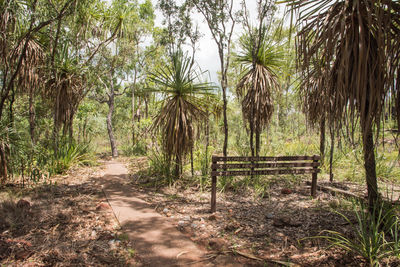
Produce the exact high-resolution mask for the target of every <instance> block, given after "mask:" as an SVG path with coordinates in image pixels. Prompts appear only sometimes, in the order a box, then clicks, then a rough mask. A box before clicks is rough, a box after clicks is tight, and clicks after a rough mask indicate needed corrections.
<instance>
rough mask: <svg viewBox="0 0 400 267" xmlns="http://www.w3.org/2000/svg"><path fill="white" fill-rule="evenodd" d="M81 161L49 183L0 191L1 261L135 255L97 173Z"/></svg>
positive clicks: (66, 261) (38, 262)
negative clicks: (78, 165) (80, 165)
mask: <svg viewBox="0 0 400 267" xmlns="http://www.w3.org/2000/svg"><path fill="white" fill-rule="evenodd" d="M99 175H102V172H101V168H100V167H92V168H89V167H84V168H79V169H78V170H73V171H70V172H69V174H68V175H64V176H58V177H55V178H52V184H48V183H47V184H41V183H39V184H34V185H31V186H29V185H28V186H25V188H20V187H15V186H14V187H12V186H7V187H3V188H2V189H1V191H0V199H1V202H0V264H1V265H2V266H4V265H6V266H108V265H113V266H128V265H133V264H135V263H137V262H139V261H140V259H139V256H138V255H136V254H135V250H134V248H132V246H131V244H130V243H129V241H128V240H127V238H126V237H125V235H124V233H122V232H121V231H120V230H119V228H120V227H119V225H118V222H117V220H116V219H115V217H114V215H113V213H112V210H111V209H110V206H109V205H108V203H107V201H106V199H105V197H104V194H103V191H102V189H101V186H100V185H98V184H96V181H95V180H96V178H97V177H98V176H99Z"/></svg>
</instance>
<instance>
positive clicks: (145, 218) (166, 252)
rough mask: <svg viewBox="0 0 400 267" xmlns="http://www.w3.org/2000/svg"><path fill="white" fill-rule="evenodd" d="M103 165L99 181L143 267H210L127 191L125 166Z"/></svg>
mask: <svg viewBox="0 0 400 267" xmlns="http://www.w3.org/2000/svg"><path fill="white" fill-rule="evenodd" d="M105 164H106V169H105V174H104V176H103V177H102V178H100V180H99V182H100V183H101V184H102V185H103V190H104V193H105V195H106V197H107V199H108V202H109V203H110V206H111V208H112V209H113V211H114V214H115V216H116V218H117V219H118V221H119V223H120V225H121V227H122V229H123V231H124V233H126V234H127V235H128V236H129V239H130V240H131V241H132V243H133V245H134V248H135V250H136V251H137V252H138V254H139V255H140V258H141V259H142V263H143V266H161V267H162V266H165V267H166V266H210V265H208V264H207V262H204V261H203V260H204V255H205V251H204V250H203V249H201V248H199V247H198V246H197V245H196V244H195V243H194V242H193V241H191V240H190V239H189V238H188V237H186V236H185V235H184V234H182V233H181V232H180V231H178V229H177V228H176V227H175V226H174V225H173V224H172V222H171V221H170V220H169V219H168V218H166V217H163V216H161V215H160V214H158V213H157V212H156V211H154V209H152V208H151V207H150V205H149V204H148V203H147V202H145V201H144V200H142V199H141V198H140V195H138V194H137V193H134V192H133V190H130V189H131V188H132V185H130V184H129V180H128V170H127V169H126V168H125V166H124V164H122V163H120V162H118V161H107V162H105Z"/></svg>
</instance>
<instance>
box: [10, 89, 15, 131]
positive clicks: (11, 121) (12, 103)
mask: <svg viewBox="0 0 400 267" xmlns="http://www.w3.org/2000/svg"><path fill="white" fill-rule="evenodd" d="M9 102H10V106H9V111H8V112H9V114H8V119H9V122H10V125H13V124H14V102H15V90H14V89H13V90H12V93H11V97H10V99H9Z"/></svg>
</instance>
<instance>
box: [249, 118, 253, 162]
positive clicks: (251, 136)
mask: <svg viewBox="0 0 400 267" xmlns="http://www.w3.org/2000/svg"><path fill="white" fill-rule="evenodd" d="M250 149H251V156H252V157H254V125H253V121H250Z"/></svg>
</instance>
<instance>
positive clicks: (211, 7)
mask: <svg viewBox="0 0 400 267" xmlns="http://www.w3.org/2000/svg"><path fill="white" fill-rule="evenodd" d="M191 1H192V3H193V4H194V5H195V6H196V8H197V10H198V11H199V12H200V13H201V14H202V15H203V17H204V19H205V20H206V22H207V25H208V28H209V30H210V32H211V36H212V38H213V39H214V41H215V43H216V45H217V48H218V55H219V61H220V69H221V76H220V77H221V78H220V82H221V88H222V100H223V119H224V146H223V153H224V156H227V155H228V137H229V131H228V117H227V108H228V99H227V95H226V91H227V88H228V69H229V65H230V60H231V51H232V46H231V44H232V35H233V30H234V28H235V24H236V22H237V16H236V14H234V9H233V0H230V1H229V0H221V1H212V0H191Z"/></svg>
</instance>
